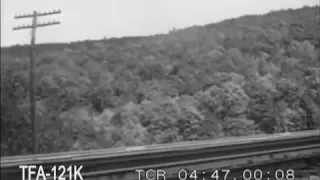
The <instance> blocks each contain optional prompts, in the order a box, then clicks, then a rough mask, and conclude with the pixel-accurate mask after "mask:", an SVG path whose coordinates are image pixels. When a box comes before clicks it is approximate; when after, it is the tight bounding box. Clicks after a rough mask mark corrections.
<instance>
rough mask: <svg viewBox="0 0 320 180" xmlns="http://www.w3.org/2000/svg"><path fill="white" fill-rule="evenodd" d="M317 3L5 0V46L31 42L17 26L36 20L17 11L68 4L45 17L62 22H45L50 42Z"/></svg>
mask: <svg viewBox="0 0 320 180" xmlns="http://www.w3.org/2000/svg"><path fill="white" fill-rule="evenodd" d="M316 4H319V0H91V1H89V0H1V46H8V45H13V44H25V43H28V42H29V38H30V37H29V34H30V32H29V31H28V30H20V31H13V30H12V27H14V26H17V25H19V24H30V23H31V19H20V20H15V19H13V17H14V15H15V14H21V13H22V14H25V13H30V12H32V11H33V10H37V11H48V10H54V9H61V10H62V14H60V15H52V16H48V17H41V18H40V19H39V21H40V22H46V21H48V20H49V21H51V20H59V21H61V23H62V24H61V25H56V26H51V27H44V28H39V30H38V33H37V40H36V41H37V43H44V42H70V41H77V40H84V39H101V38H103V37H121V36H135V35H150V34H156V33H165V32H168V30H170V29H172V28H173V27H176V28H183V27H188V26H193V25H204V24H208V23H213V22H217V21H221V20H223V19H226V18H231V17H238V16H241V15H245V14H262V13H267V12H269V11H270V10H278V9H284V8H285V9H286V8H299V7H302V6H304V5H316Z"/></svg>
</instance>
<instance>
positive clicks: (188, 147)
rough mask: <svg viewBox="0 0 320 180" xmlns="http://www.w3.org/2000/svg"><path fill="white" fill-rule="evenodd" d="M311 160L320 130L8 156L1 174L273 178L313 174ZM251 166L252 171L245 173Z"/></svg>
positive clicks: (319, 157)
mask: <svg viewBox="0 0 320 180" xmlns="http://www.w3.org/2000/svg"><path fill="white" fill-rule="evenodd" d="M310 159H312V160H313V161H316V162H317V161H319V162H320V130H313V131H305V132H295V133H288V134H276V135H259V136H250V137H241V138H222V139H218V140H211V141H198V142H196V141H195V142H183V143H175V144H169V145H166V144H164V145H152V146H141V147H132V148H118V149H107V150H93V151H80V152H65V153H54V154H40V155H30V156H16V157H4V158H1V177H3V178H4V179H10V180H14V179H21V175H22V171H21V169H20V168H19V165H38V166H39V165H41V166H43V168H44V170H45V171H50V169H51V168H52V167H53V166H60V165H62V166H65V167H68V166H70V165H72V166H74V165H78V166H83V169H82V171H81V175H82V177H83V178H84V179H92V178H93V179H119V180H120V179H121V180H123V179H125V180H131V179H139V176H138V175H139V173H138V172H137V171H135V170H144V172H145V171H147V170H150V169H153V170H158V171H159V172H161V173H163V172H165V177H166V179H177V177H178V176H179V174H180V176H181V175H183V174H188V175H189V176H190V175H191V174H192V173H193V172H196V173H197V174H198V175H199V176H198V179H202V180H209V179H212V178H210V176H211V175H212V173H214V172H216V171H218V172H220V171H222V170H225V171H227V170H229V171H230V172H229V173H228V175H227V176H226V179H232V180H234V178H236V180H238V179H241V178H242V176H243V173H244V172H246V173H247V175H250V173H251V176H253V173H255V172H256V171H258V170H259V171H261V173H262V174H263V176H264V177H265V178H266V177H267V176H270V177H268V178H269V179H270V180H271V179H273V178H276V176H275V173H278V175H280V174H281V173H282V174H283V173H284V174H285V173H288V172H287V171H288V170H293V171H295V173H300V172H308V173H309V174H310V173H311V174H312V173H315V172H317V171H318V170H319V169H317V164H316V165H314V166H315V168H313V169H310V168H309V167H311V166H313V165H310V164H311V162H310V161H309V160H310ZM306 168H309V169H308V170H306ZM246 169H249V170H247V171H245V170H246ZM221 173H223V172H221ZM256 173H260V172H256ZM279 173H280V174H279ZM151 174H152V172H151ZM300 174H301V173H300ZM140 175H141V176H140V179H146V177H145V174H144V173H141V174H140ZM219 176H221V177H220V178H219V179H223V177H222V174H221V175H219ZM297 176H298V174H297ZM99 177H101V178H99ZM252 178H253V177H252ZM265 178H264V179H265ZM46 179H48V180H49V179H53V178H51V177H47V178H46ZM189 179H192V178H189ZM278 179H279V178H278Z"/></svg>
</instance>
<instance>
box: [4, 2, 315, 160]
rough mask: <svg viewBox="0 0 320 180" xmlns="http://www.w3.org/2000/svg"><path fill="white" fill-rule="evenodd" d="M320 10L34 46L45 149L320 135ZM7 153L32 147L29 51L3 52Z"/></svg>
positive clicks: (303, 10)
mask: <svg viewBox="0 0 320 180" xmlns="http://www.w3.org/2000/svg"><path fill="white" fill-rule="evenodd" d="M319 23H320V16H319V6H316V7H303V8H300V9H296V10H282V11H277V12H271V13H268V14H265V15H259V16H253V15H251V16H244V17H240V18H237V19H230V20H225V21H222V22H219V23H216V24H209V25H206V26H201V27H190V28H187V29H181V30H173V31H170V32H169V33H168V34H163V35H156V36H150V37H136V38H120V39H112V40H108V39H104V40H101V41H86V42H77V43H70V44H57V45H54V44H53V45H39V46H38V47H37V70H36V81H37V88H36V99H37V118H38V120H39V127H40V128H41V130H40V132H39V138H40V144H41V145H40V149H41V152H57V151H70V150H80V149H97V148H111V147H121V146H134V145H143V144H159V143H173V142H178V141H193V140H203V139H214V138H217V137H222V136H243V135H249V134H261V133H268V134H269V133H279V132H285V131H299V130H303V129H313V128H319V125H320V122H319V121H320V70H319V69H320V56H319V52H320V51H319V48H320V47H319V45H320V44H319V42H320V25H319ZM1 52H2V53H1V155H2V156H3V155H18V154H28V153H31V152H32V140H31V138H32V125H31V121H30V119H29V105H30V104H29V98H28V58H27V55H28V47H26V46H15V47H9V48H3V49H2V50H1Z"/></svg>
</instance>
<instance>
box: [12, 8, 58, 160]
mask: <svg viewBox="0 0 320 180" xmlns="http://www.w3.org/2000/svg"><path fill="white" fill-rule="evenodd" d="M60 13H61V11H60V10H58V11H51V12H44V13H39V12H37V11H33V13H32V14H24V15H16V16H15V17H14V18H15V19H23V18H32V24H31V25H22V26H17V27H14V28H13V30H23V29H31V41H30V54H29V56H30V57H29V58H30V68H29V93H30V94H29V96H30V119H31V121H32V131H33V153H34V154H37V153H38V150H39V149H38V147H39V144H38V129H39V128H38V122H37V119H36V101H35V89H36V87H35V82H34V81H35V73H34V72H35V57H34V56H35V53H34V46H35V40H36V29H37V28H39V27H46V26H51V25H57V24H60V22H59V21H53V22H47V23H38V22H37V18H38V17H39V16H48V15H54V14H60Z"/></svg>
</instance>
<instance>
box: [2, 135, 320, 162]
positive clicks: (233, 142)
mask: <svg viewBox="0 0 320 180" xmlns="http://www.w3.org/2000/svg"><path fill="white" fill-rule="evenodd" d="M305 137H308V138H309V137H315V138H317V137H318V138H320V130H312V131H301V132H294V133H283V134H273V135H254V136H245V137H237V138H235V137H228V138H220V139H214V140H205V141H191V142H180V143H173V144H160V145H149V146H134V147H128V148H110V149H99V150H88V151H74V152H60V153H49V154H37V155H27V156H12V157H10V156H9V157H1V167H2V166H3V165H5V164H7V162H15V161H17V162H21V161H23V160H24V161H35V162H36V161H39V162H40V163H43V162H41V161H46V162H48V161H50V159H52V160H53V161H59V160H62V161H66V160H71V161H72V160H74V159H76V158H77V157H82V158H91V157H94V156H100V158H103V157H104V156H106V157H118V158H119V157H122V156H127V155H130V156H133V155H139V154H143V155H146V154H154V153H162V152H170V151H177V150H181V151H197V150H199V149H202V148H215V147H225V146H232V147H234V146H238V145H245V144H254V143H268V142H274V141H286V140H293V139H302V138H305Z"/></svg>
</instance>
